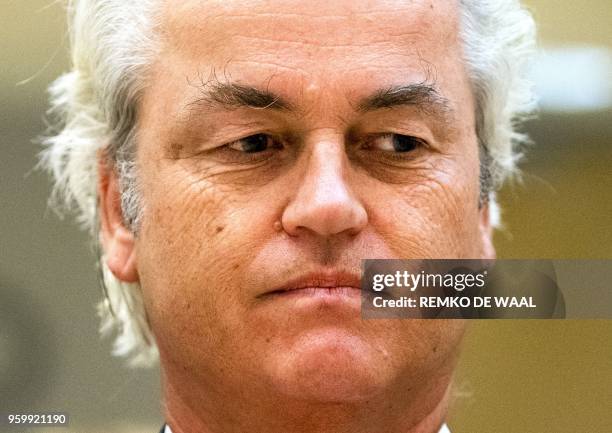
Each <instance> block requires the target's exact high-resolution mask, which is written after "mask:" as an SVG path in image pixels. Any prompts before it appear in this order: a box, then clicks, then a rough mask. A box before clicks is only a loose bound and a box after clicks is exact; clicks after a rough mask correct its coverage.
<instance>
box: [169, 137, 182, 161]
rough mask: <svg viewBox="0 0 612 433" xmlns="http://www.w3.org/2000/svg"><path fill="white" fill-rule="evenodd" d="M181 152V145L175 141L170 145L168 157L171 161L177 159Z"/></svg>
mask: <svg viewBox="0 0 612 433" xmlns="http://www.w3.org/2000/svg"><path fill="white" fill-rule="evenodd" d="M182 150H183V145H182V144H181V143H178V142H176V141H173V142H172V143H170V157H171V158H172V159H178V158H179V156H180V155H181V151H182Z"/></svg>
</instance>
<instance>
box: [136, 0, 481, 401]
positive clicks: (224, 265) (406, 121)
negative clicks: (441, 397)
mask: <svg viewBox="0 0 612 433" xmlns="http://www.w3.org/2000/svg"><path fill="white" fill-rule="evenodd" d="M158 31H159V32H160V33H161V37H162V50H161V52H160V53H159V56H158V58H157V61H156V62H155V64H154V65H153V67H152V75H151V77H150V81H149V84H150V85H149V87H148V88H147V90H146V91H145V94H144V99H143V100H142V106H141V112H140V115H139V119H138V130H139V137H138V151H137V162H138V170H139V171H138V176H139V182H140V189H141V193H142V198H143V203H144V207H143V210H142V211H143V214H142V215H143V217H142V226H141V228H140V231H139V233H138V236H137V238H136V241H135V258H136V260H135V263H134V266H135V269H137V272H138V276H139V279H140V282H141V284H142V287H143V295H144V299H145V304H146V310H147V313H148V318H149V320H150V324H151V327H152V329H153V331H154V333H155V336H156V339H157V343H158V346H159V349H160V354H161V358H162V365H163V369H164V374H165V376H166V379H167V380H180V379H181V378H183V379H185V380H186V379H187V378H189V380H190V381H191V383H197V384H199V385H201V386H202V387H204V388H201V389H207V390H208V392H210V393H211V394H214V393H215V392H229V391H232V390H234V391H236V390H241V392H247V393H248V392H253V393H262V394H261V395H264V392H266V391H274V392H276V393H279V394H280V395H285V396H294V397H295V396H298V397H300V398H303V399H306V400H317V401H347V400H351V401H356V400H365V399H368V398H372V396H375V395H379V393H382V392H388V391H393V392H400V391H399V390H406V389H418V388H419V387H421V388H424V387H428V388H431V387H433V386H434V385H433V384H432V383H429V382H428V380H429V381H430V382H431V381H434V379H431V380H430V379H428V378H436V379H435V380H441V381H443V380H447V379H448V377H449V375H450V374H451V371H452V364H453V359H454V353H455V351H456V346H457V344H458V341H459V339H460V336H461V334H462V330H463V325H462V324H461V322H459V321H416V320H369V321H364V320H361V318H360V314H359V305H360V299H359V292H358V290H355V289H353V288H352V287H356V286H358V284H359V281H358V277H359V272H360V264H361V260H362V259H365V258H477V257H484V256H490V255H491V247H490V243H489V230H488V229H489V227H488V221H487V217H486V211H485V210H480V209H479V206H478V197H479V159H478V147H477V140H476V136H475V131H474V101H473V98H472V95H471V92H470V87H469V83H468V78H467V75H466V72H465V69H464V65H463V63H462V59H461V56H462V45H461V42H460V40H459V38H458V6H457V4H456V2H454V1H452V2H449V1H380V2H371V1H355V0H350V1H349V0H347V1H312V2H303V1H299V0H286V1H252V2H248V5H245V2H237V1H227V0H224V1H218V2H217V1H206V2H203V1H189V2H185V1H168V2H167V3H166V5H165V9H164V12H163V20H162V22H161V26H160V28H159V29H158ZM322 286H323V287H329V286H331V287H335V288H332V289H317V287H322ZM304 287H310V289H303V290H294V291H290V292H286V291H283V290H285V289H295V288H304ZM245 384H248V386H247V385H245ZM245 388H246V389H247V391H245ZM404 392H405V391H404Z"/></svg>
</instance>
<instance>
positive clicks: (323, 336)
mask: <svg viewBox="0 0 612 433" xmlns="http://www.w3.org/2000/svg"><path fill="white" fill-rule="evenodd" d="M277 349H278V350H275V353H274V355H272V356H273V357H274V358H275V359H274V361H273V362H272V363H270V364H269V365H268V367H271V371H269V373H270V375H271V376H272V377H271V380H272V383H273V386H274V387H275V388H277V390H278V392H280V393H281V394H283V395H285V396H286V397H287V398H294V399H298V400H302V401H308V402H312V403H316V402H320V403H359V402H365V401H368V400H371V399H372V398H373V397H374V396H376V395H377V394H379V393H380V392H382V390H384V389H386V388H388V386H389V383H390V381H391V380H390V377H389V375H388V374H385V373H387V371H386V369H385V367H387V365H388V364H387V363H385V359H386V355H385V354H386V352H385V351H383V350H380V349H377V348H375V347H374V346H372V345H371V344H369V343H368V342H367V341H365V340H364V339H362V338H361V337H359V336H356V335H350V334H349V335H347V333H346V332H341V331H337V330H336V331H334V330H326V331H320V332H316V333H314V335H313V333H309V334H308V335H307V336H303V337H302V338H300V339H298V340H297V341H295V342H294V343H293V344H292V345H291V347H290V348H289V349H287V348H284V349H281V348H277Z"/></svg>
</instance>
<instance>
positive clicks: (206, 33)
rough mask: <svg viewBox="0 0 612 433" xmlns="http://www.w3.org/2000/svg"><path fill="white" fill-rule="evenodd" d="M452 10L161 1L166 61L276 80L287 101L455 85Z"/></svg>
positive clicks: (442, 4) (436, 4)
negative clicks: (403, 86)
mask: <svg viewBox="0 0 612 433" xmlns="http://www.w3.org/2000/svg"><path fill="white" fill-rule="evenodd" d="M458 12H459V7H458V4H457V1H456V0H441V1H438V0H429V1H423V0H412V1H411V0H402V1H398V0H392V1H383V0H380V1H376V0H374V1H372V0H370V1H366V0H332V1H330V0H325V1H319V0H315V1H303V0H253V1H243V0H240V1H238V0H222V1H219V0H206V1H181V0H168V1H167V2H166V3H165V8H164V11H163V14H162V23H161V25H162V33H163V35H164V46H165V47H166V51H165V53H164V55H165V56H166V58H169V57H171V58H173V61H175V63H176V64H177V65H178V64H189V65H190V66H189V68H190V69H192V70H194V69H198V70H199V73H201V74H203V75H205V76H208V74H210V71H211V69H214V71H215V74H216V75H217V76H222V77H224V78H226V79H227V78H228V77H231V79H232V80H234V81H239V82H245V83H248V84H255V85H259V86H261V85H266V83H267V82H268V80H270V79H271V78H272V77H274V80H273V81H274V82H273V83H272V85H273V86H275V87H277V88H276V89H275V90H277V91H278V93H280V94H289V95H290V94H292V93H293V94H295V92H296V91H299V92H300V93H301V94H302V95H303V92H307V93H308V89H309V88H315V89H319V90H321V92H319V93H325V92H328V93H329V90H330V89H331V88H332V87H333V86H335V88H336V89H338V88H340V87H342V88H347V89H349V92H350V93H355V92H364V93H367V92H369V91H370V90H372V89H374V88H376V87H380V85H381V84H382V85H392V84H399V83H404V82H406V81H412V82H419V81H428V80H431V79H432V78H433V79H435V81H436V82H437V83H438V84H439V85H440V87H442V88H443V87H453V84H454V83H449V82H448V81H449V80H450V81H453V80H458V78H457V77H458V76H459V75H460V74H458V73H457V72H459V71H457V64H458V62H457V61H455V62H453V59H455V58H458V57H459V56H460V51H461V50H460V47H459V38H458V28H459V26H458V21H459V20H458V17H459V13H458ZM449 59H450V60H449ZM189 68H188V69H189ZM192 78H193V77H192ZM382 81H384V82H383V83H381V82H382ZM445 81H446V82H445ZM448 84H450V85H448ZM370 85H371V87H372V89H368V86H370ZM447 85H448V86H447ZM298 89H299V90H298ZM355 89H357V90H355ZM353 90H355V92H353ZM450 96H452V95H450ZM289 98H290V96H289Z"/></svg>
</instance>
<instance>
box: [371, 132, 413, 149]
mask: <svg viewBox="0 0 612 433" xmlns="http://www.w3.org/2000/svg"><path fill="white" fill-rule="evenodd" d="M422 145H423V142H422V140H420V139H419V138H416V137H413V136H410V135H401V134H384V135H380V136H378V137H376V138H374V139H373V140H372V141H371V144H370V146H371V147H372V148H375V149H378V150H384V151H389V152H398V153H405V152H411V151H413V150H416V149H417V148H419V147H420V146H422Z"/></svg>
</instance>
